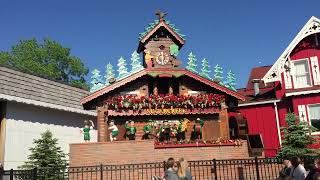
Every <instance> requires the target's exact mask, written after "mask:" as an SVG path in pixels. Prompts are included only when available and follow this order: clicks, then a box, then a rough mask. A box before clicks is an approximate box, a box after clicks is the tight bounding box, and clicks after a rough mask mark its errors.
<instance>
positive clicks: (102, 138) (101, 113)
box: [97, 107, 108, 142]
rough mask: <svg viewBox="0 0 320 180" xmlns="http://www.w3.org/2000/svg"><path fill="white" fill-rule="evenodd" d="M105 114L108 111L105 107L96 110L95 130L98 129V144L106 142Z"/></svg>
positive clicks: (106, 117) (106, 118)
mask: <svg viewBox="0 0 320 180" xmlns="http://www.w3.org/2000/svg"><path fill="white" fill-rule="evenodd" d="M105 112H108V109H107V108H105V107H98V108H97V128H98V142H106V141H107V137H106V130H107V126H106V123H105V120H108V114H107V115H106V116H105Z"/></svg>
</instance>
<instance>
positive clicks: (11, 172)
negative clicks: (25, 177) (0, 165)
mask: <svg viewBox="0 0 320 180" xmlns="http://www.w3.org/2000/svg"><path fill="white" fill-rule="evenodd" d="M10 180H13V169H10Z"/></svg>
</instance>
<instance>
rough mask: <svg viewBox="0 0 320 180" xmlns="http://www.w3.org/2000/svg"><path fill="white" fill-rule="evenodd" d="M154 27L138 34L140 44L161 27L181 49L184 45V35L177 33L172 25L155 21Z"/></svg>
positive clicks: (162, 21)
mask: <svg viewBox="0 0 320 180" xmlns="http://www.w3.org/2000/svg"><path fill="white" fill-rule="evenodd" d="M154 24H155V25H152V26H151V27H149V28H150V29H148V31H147V32H145V33H142V34H141V33H140V43H141V44H144V43H145V42H146V41H147V40H148V39H149V38H150V37H151V36H152V35H153V34H154V33H155V32H156V31H157V30H158V29H160V28H161V27H163V28H165V29H166V30H167V31H168V32H169V33H170V34H172V36H173V37H174V38H175V39H176V40H177V41H178V42H179V46H180V47H181V46H182V45H183V44H184V43H185V40H184V35H182V34H180V33H178V32H177V29H175V28H174V25H172V24H170V23H167V22H166V21H165V20H164V19H162V20H156V21H155V22H154Z"/></svg>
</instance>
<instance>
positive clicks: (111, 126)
mask: <svg viewBox="0 0 320 180" xmlns="http://www.w3.org/2000/svg"><path fill="white" fill-rule="evenodd" d="M108 129H109V130H111V132H110V141H111V142H112V141H116V140H117V136H118V135H119V129H118V127H117V126H116V125H115V124H114V121H113V120H111V121H110V123H109V127H108Z"/></svg>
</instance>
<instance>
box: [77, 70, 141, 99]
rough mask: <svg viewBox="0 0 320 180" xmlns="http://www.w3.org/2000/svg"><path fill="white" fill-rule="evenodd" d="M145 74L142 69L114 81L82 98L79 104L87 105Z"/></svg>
mask: <svg viewBox="0 0 320 180" xmlns="http://www.w3.org/2000/svg"><path fill="white" fill-rule="evenodd" d="M146 74H147V73H146V71H145V70H144V69H142V70H140V71H138V72H136V73H134V74H131V75H130V76H127V77H126V78H123V79H120V80H118V81H116V82H115V83H113V84H111V85H109V86H106V87H104V88H102V89H100V90H97V91H95V92H94V93H92V94H90V95H88V96H86V97H84V98H83V99H81V100H80V103H81V104H85V103H87V102H89V101H91V100H93V99H95V98H97V97H99V96H102V95H104V94H106V93H108V92H110V91H112V90H114V89H116V88H118V87H120V86H123V85H124V84H126V83H128V82H131V81H133V80H135V79H137V78H139V77H141V76H144V75H146Z"/></svg>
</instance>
